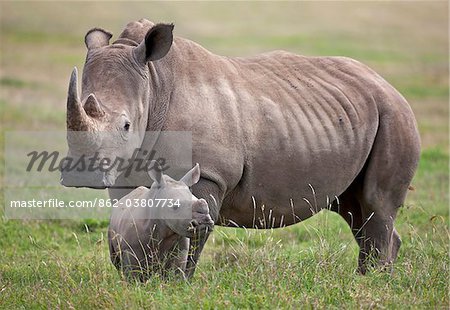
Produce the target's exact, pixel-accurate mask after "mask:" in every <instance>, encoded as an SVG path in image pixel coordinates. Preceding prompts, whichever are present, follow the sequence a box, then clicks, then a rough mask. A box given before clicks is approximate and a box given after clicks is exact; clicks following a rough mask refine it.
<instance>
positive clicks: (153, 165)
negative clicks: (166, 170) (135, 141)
mask: <svg viewBox="0 0 450 310" xmlns="http://www.w3.org/2000/svg"><path fill="white" fill-rule="evenodd" d="M148 167H149V170H148V175H149V176H150V178H151V179H152V180H153V181H154V182H156V183H158V184H159V185H164V183H165V182H164V179H163V173H162V169H161V166H160V165H159V164H158V162H157V161H156V160H152V161H151V162H150V164H149V165H148Z"/></svg>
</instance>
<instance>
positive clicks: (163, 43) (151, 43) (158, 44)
mask: <svg viewBox="0 0 450 310" xmlns="http://www.w3.org/2000/svg"><path fill="white" fill-rule="evenodd" d="M173 28H174V25H173V24H157V25H156V26H154V27H152V28H150V30H149V31H148V32H147V34H146V35H145V39H144V40H143V41H142V42H141V43H140V44H139V45H138V46H137V47H136V48H135V49H134V54H135V56H136V58H137V59H138V61H139V62H140V63H142V64H145V63H147V62H148V61H154V60H158V59H161V58H163V57H164V56H166V54H167V53H168V52H169V50H170V47H171V46H172V42H173Z"/></svg>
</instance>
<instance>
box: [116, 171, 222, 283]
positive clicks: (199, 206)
mask: <svg viewBox="0 0 450 310" xmlns="http://www.w3.org/2000/svg"><path fill="white" fill-rule="evenodd" d="M154 164H155V162H152V164H151V167H153V166H154ZM149 175H150V177H151V178H152V180H153V181H154V182H153V184H152V186H151V187H150V188H146V187H143V186H140V187H138V188H136V189H135V190H133V191H132V192H131V193H129V194H128V195H126V196H124V197H123V198H122V199H120V201H119V202H118V203H117V204H116V206H115V208H113V212H112V214H111V220H110V224H109V229H108V239H109V250H110V255H111V261H112V262H113V264H114V266H115V267H116V268H117V269H118V270H119V272H122V273H123V274H124V276H125V277H126V278H127V279H129V280H131V279H138V280H140V281H145V280H147V279H148V278H149V276H150V275H151V274H152V273H153V272H159V273H160V274H162V275H164V274H165V273H166V272H167V271H168V270H174V271H176V272H180V273H181V274H182V275H184V271H185V268H186V260H187V253H188V250H189V244H190V239H189V238H191V239H192V238H193V237H194V232H197V231H203V230H208V231H211V230H212V227H213V226H214V222H213V221H212V219H211V217H210V215H209V208H208V205H207V203H206V201H205V200H204V199H198V198H197V197H195V196H194V195H192V193H191V192H190V191H189V187H190V186H192V185H194V184H195V183H197V182H198V181H199V179H200V169H199V165H198V164H197V165H196V166H195V167H194V168H192V170H191V171H189V172H188V173H187V174H186V175H185V176H184V177H183V178H181V180H180V181H176V180H174V179H172V178H171V177H169V176H168V175H164V174H163V173H162V172H161V169H160V168H159V167H158V168H157V169H152V170H150V171H149ZM157 199H171V202H170V204H171V205H170V206H169V202H167V201H169V200H167V201H166V203H164V205H163V206H161V205H160V206H159V207H158V206H156V204H154V205H152V206H151V207H150V205H149V203H150V201H153V202H157ZM160 201H164V200H160ZM177 201H178V202H179V204H178V205H176V202H177ZM136 203H137V205H136ZM142 203H144V204H145V203H146V204H147V205H146V207H145V205H144V206H143V205H142ZM181 212H184V213H181ZM185 215H187V216H185Z"/></svg>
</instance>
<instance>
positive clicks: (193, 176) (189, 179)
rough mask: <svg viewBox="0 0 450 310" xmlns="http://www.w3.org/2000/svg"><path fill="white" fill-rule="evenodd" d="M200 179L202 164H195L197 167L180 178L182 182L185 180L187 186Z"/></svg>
mask: <svg viewBox="0 0 450 310" xmlns="http://www.w3.org/2000/svg"><path fill="white" fill-rule="evenodd" d="M198 180H200V166H199V164H195V167H194V168H192V169H191V170H189V171H188V172H187V173H186V175H185V176H184V177H182V178H181V179H180V181H181V182H184V184H186V185H187V186H189V187H191V186H192V185H194V184H196V183H197V182H198Z"/></svg>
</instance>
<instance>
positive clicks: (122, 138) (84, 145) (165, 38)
mask: <svg viewBox="0 0 450 310" xmlns="http://www.w3.org/2000/svg"><path fill="white" fill-rule="evenodd" d="M143 26H147V27H148V26H149V25H145V24H143ZM143 26H142V27H141V28H143ZM144 28H145V27H144ZM145 29H146V28H145ZM172 31H173V25H167V24H158V25H155V26H153V27H151V28H150V29H149V30H148V32H147V33H146V35H145V38H144V39H143V40H142V42H140V43H139V44H135V46H133V44H131V45H129V44H112V45H110V44H109V40H110V38H111V37H112V34H111V33H109V32H107V31H105V30H103V29H99V28H94V29H92V30H90V31H89V32H88V33H87V34H86V37H85V43H86V47H87V49H88V52H87V57H86V63H85V65H84V70H83V77H82V87H81V96H80V94H79V90H78V85H77V84H78V72H77V69H76V68H74V70H73V72H72V75H71V78H70V83H69V90H68V97H67V131H68V134H67V141H68V145H69V151H68V156H67V158H72V159H73V162H76V161H77V160H79V159H80V158H82V160H84V161H87V162H89V159H93V160H97V161H99V160H104V159H106V160H104V161H103V163H102V168H103V169H91V170H87V169H68V168H64V167H63V168H62V169H61V183H62V184H63V185H64V186H76V187H92V188H107V187H111V186H113V185H114V183H115V181H116V179H117V177H118V174H119V172H118V171H117V167H114V166H112V163H115V162H117V161H116V159H117V158H120V159H121V161H123V162H125V163H126V162H127V160H129V159H130V158H131V157H132V155H133V152H134V151H135V150H136V149H137V148H139V147H140V146H141V144H142V141H143V139H144V136H145V132H146V131H147V130H150V129H149V128H148V126H149V124H148V123H149V122H148V119H149V118H151V116H149V113H150V112H151V111H154V110H155V107H156V106H157V105H158V98H157V94H156V93H155V92H156V91H155V88H154V87H150V85H152V83H153V84H154V82H155V81H152V78H151V76H152V74H150V69H149V67H150V64H151V63H152V62H153V61H156V60H158V59H161V58H162V57H164V56H165V55H166V54H167V53H168V51H169V49H170V47H171V45H172V41H173V34H172ZM108 165H111V166H110V167H108ZM86 166H87V164H86ZM80 170H81V171H80Z"/></svg>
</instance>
